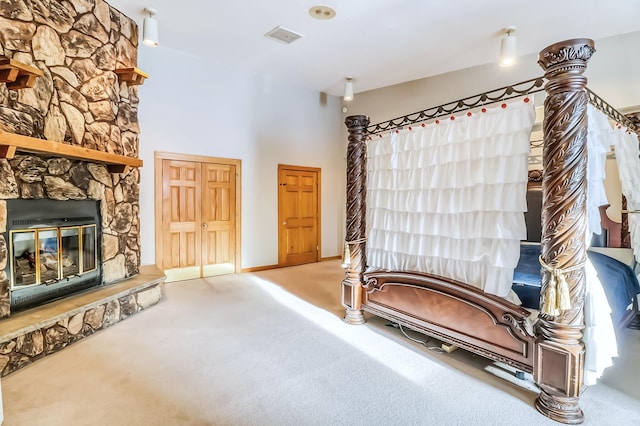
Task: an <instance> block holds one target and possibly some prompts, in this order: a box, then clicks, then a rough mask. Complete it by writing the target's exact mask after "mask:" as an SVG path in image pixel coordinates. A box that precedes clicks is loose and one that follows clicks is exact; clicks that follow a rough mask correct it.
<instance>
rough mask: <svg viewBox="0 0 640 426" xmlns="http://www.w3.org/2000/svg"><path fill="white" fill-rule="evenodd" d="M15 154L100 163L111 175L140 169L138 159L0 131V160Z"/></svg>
mask: <svg viewBox="0 0 640 426" xmlns="http://www.w3.org/2000/svg"><path fill="white" fill-rule="evenodd" d="M16 152H32V153H37V154H44V155H51V156H53V157H65V158H71V159H74V160H84V161H91V162H95V163H102V164H106V165H107V168H108V169H109V171H110V172H111V173H125V172H127V171H128V170H129V169H130V168H131V167H142V160H140V159H139V158H133V157H127V156H126V155H118V154H111V153H109V152H102V151H98V150H96V149H89V148H83V147H80V146H76V145H68V144H66V143H62V142H55V141H49V140H45V139H38V138H32V137H29V136H23V135H17V134H15V133H7V132H4V131H2V130H0V158H13V157H14V156H15V154H16Z"/></svg>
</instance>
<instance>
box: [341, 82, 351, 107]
mask: <svg viewBox="0 0 640 426" xmlns="http://www.w3.org/2000/svg"><path fill="white" fill-rule="evenodd" d="M351 80H352V78H351V77H347V81H346V83H344V96H343V97H342V99H344V100H345V101H346V102H349V101H352V100H353V82H352V81H351Z"/></svg>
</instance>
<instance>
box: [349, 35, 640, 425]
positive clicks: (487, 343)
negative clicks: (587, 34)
mask: <svg viewBox="0 0 640 426" xmlns="http://www.w3.org/2000/svg"><path fill="white" fill-rule="evenodd" d="M594 51H595V50H594V45H593V41H591V40H588V39H574V40H568V41H565V42H560V43H556V44H554V45H551V46H549V47H548V48H546V49H544V50H543V51H542V52H541V53H540V56H539V64H540V65H541V67H542V68H543V69H544V71H545V76H544V79H546V86H545V88H544V90H546V98H545V102H544V105H545V108H544V109H545V118H544V124H543V130H544V140H545V144H544V153H543V172H542V194H543V196H542V200H543V201H542V227H541V234H542V235H541V253H542V254H541V256H540V262H541V264H543V265H545V267H546V268H548V269H545V271H546V272H544V273H543V274H542V289H541V293H542V294H544V295H545V298H546V299H550V296H549V294H552V293H549V290H550V289H553V291H554V292H555V291H558V292H562V286H561V284H560V283H556V282H555V281H554V278H553V277H555V278H558V279H559V280H560V281H562V284H565V283H566V288H565V290H566V296H568V298H569V300H568V301H567V300H564V301H563V303H562V304H561V305H560V304H559V305H558V306H557V307H556V306H553V307H549V310H547V311H546V313H545V312H542V313H541V314H540V315H539V317H538V319H537V322H536V323H535V328H534V327H532V326H531V325H532V321H530V317H531V312H530V311H529V310H527V309H525V308H523V307H521V306H518V305H516V304H514V303H511V302H510V301H508V300H506V299H505V298H503V297H499V296H496V295H494V294H489V293H486V292H485V291H483V290H482V289H480V288H478V287H477V283H463V282H461V281H460V280H454V279H451V278H443V277H441V276H437V275H434V274H433V273H430V271H422V272H416V271H415V270H413V269H410V270H381V269H372V270H367V267H368V266H369V265H368V263H367V254H366V250H367V249H368V248H367V242H368V241H367V238H368V235H367V197H366V193H367V147H366V141H367V139H368V138H369V137H370V135H371V134H373V133H376V132H379V131H382V130H384V131H386V130H394V129H396V128H397V127H399V126H407V125H409V124H413V123H421V122H424V121H426V120H429V119H433V118H437V117H442V116H445V115H450V114H452V113H455V112H459V111H465V110H468V109H471V108H473V107H477V106H478V105H484V104H488V103H491V102H498V101H502V100H504V99H509V98H513V97H516V96H520V95H522V94H523V93H532V92H536V91H541V90H542V89H541V87H542V85H543V79H536V80H532V82H531V84H530V85H529V87H527V88H526V89H524V90H517V89H514V88H513V87H511V86H510V87H508V88H507V89H506V90H504V92H503V93H501V94H500V95H499V96H498V97H496V98H494V97H491V96H487V95H481V96H480V98H478V100H477V102H475V103H473V102H470V103H466V102H465V101H464V100H463V101H458V102H456V103H453V104H449V105H453V106H452V108H451V109H448V108H446V107H437V108H435V109H432V110H424V111H421V112H419V113H416V114H412V115H409V116H405V117H401V118H400V119H396V120H390V121H388V122H385V123H382V124H381V125H375V126H369V120H368V118H367V117H365V116H362V115H357V116H350V117H347V119H346V125H347V128H348V133H349V135H348V140H349V144H348V152H347V199H346V204H347V217H346V236H345V240H346V243H345V244H346V246H347V247H348V249H349V251H350V263H349V265H348V267H347V269H346V278H345V280H344V281H343V282H342V291H343V293H342V294H343V297H342V299H343V300H342V302H343V305H344V306H345V307H346V315H345V321H346V322H348V323H350V324H362V323H364V322H365V319H364V315H363V312H364V311H367V312H370V313H372V314H375V315H378V316H381V317H383V318H386V319H389V320H391V321H394V322H397V323H399V324H401V325H404V326H407V327H409V328H412V329H414V330H417V331H420V332H423V333H425V334H427V335H430V336H434V337H436V338H439V339H441V340H443V341H445V342H448V343H452V344H454V345H456V346H459V347H461V348H464V349H467V350H469V351H472V352H474V353H477V354H479V355H482V356H485V357H487V358H489V359H492V360H496V361H500V362H504V363H506V364H509V365H512V366H515V367H516V368H518V369H520V370H523V371H526V372H530V373H532V374H533V376H534V380H535V382H536V383H537V384H538V386H539V387H540V389H541V393H540V394H539V396H538V398H537V399H536V403H535V406H536V408H537V409H538V410H539V411H540V412H541V413H543V414H544V415H546V416H548V417H550V418H552V419H554V420H557V421H560V422H563V423H570V424H575V423H581V422H582V421H583V413H582V411H581V409H580V407H579V395H580V392H581V390H582V388H583V368H584V363H585V350H584V345H583V343H582V336H583V328H584V312H583V305H584V299H585V286H586V285H585V271H584V267H583V266H584V264H585V262H586V260H587V253H586V247H587V244H586V243H585V237H586V192H587V182H586V161H587V152H586V143H585V141H586V133H587V103H588V102H589V100H591V102H592V103H595V104H596V105H597V106H598V107H599V109H601V110H603V111H605V112H607V113H608V114H609V115H610V116H612V117H614V119H615V120H616V121H617V122H619V123H623V124H624V125H625V126H627V127H628V128H629V129H632V130H633V131H635V130H636V128H635V126H634V125H633V124H632V123H631V122H630V121H629V120H626V119H625V117H624V116H622V115H621V114H619V113H618V112H617V111H615V110H614V109H613V108H611V107H609V106H608V104H606V103H605V102H604V101H602V100H601V99H600V98H597V97H595V95H593V94H592V93H591V92H587V89H586V78H585V77H584V76H583V75H582V74H583V72H584V71H585V69H586V65H587V61H588V60H589V59H590V57H591V55H592V54H593V52H594ZM525 102H526V101H525ZM503 108H505V106H504V105H503ZM483 112H484V109H483ZM469 114H470V113H469ZM454 118H455V117H453V116H452V118H451V119H452V120H453V119H454ZM418 125H420V124H418ZM394 131H395V130H394ZM552 272H553V273H552ZM472 284H474V285H472ZM559 299H560V297H559V298H558V300H559ZM554 300H555V299H554ZM547 302H548V301H547ZM559 303H560V302H559ZM555 309H559V310H557V311H555Z"/></svg>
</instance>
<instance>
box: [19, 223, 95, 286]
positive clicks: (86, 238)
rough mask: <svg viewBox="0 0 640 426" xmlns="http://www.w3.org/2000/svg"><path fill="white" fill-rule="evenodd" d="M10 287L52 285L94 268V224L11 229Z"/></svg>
mask: <svg viewBox="0 0 640 426" xmlns="http://www.w3.org/2000/svg"><path fill="white" fill-rule="evenodd" d="M10 235H11V236H10V238H11V245H10V247H11V253H12V258H13V259H14V262H13V267H12V269H13V270H12V274H11V276H12V280H11V285H12V288H14V289H16V288H25V287H28V286H34V285H39V284H46V285H48V284H53V283H56V282H58V281H60V280H63V279H69V278H70V277H73V276H79V275H82V274H85V273H87V272H91V271H95V269H96V264H97V257H96V256H97V251H96V225H83V226H70V227H57V228H35V229H24V230H13V231H11V233H10Z"/></svg>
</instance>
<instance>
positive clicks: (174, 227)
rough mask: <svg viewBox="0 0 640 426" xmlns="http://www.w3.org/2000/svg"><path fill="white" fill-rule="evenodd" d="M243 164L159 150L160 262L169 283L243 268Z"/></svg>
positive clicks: (157, 169) (158, 214) (157, 262)
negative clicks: (241, 182)
mask: <svg viewBox="0 0 640 426" xmlns="http://www.w3.org/2000/svg"><path fill="white" fill-rule="evenodd" d="M189 160H194V161H189ZM240 166H241V163H240V160H232V159H218V158H214V157H203V156H192V155H186V154H171V153H156V188H160V187H161V188H162V191H161V194H162V197H159V196H158V195H156V245H157V247H156V264H157V265H158V266H159V267H160V268H161V269H163V270H164V272H165V274H166V275H167V281H168V282H169V281H178V280H185V279H192V278H200V277H208V276H213V275H221V274H230V273H235V272H236V271H239V270H240V247H239V245H240V244H239V240H240V219H239V215H240V202H239V201H240V194H239V192H240V189H239V182H240V180H239V179H240V177H239V174H240Z"/></svg>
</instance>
